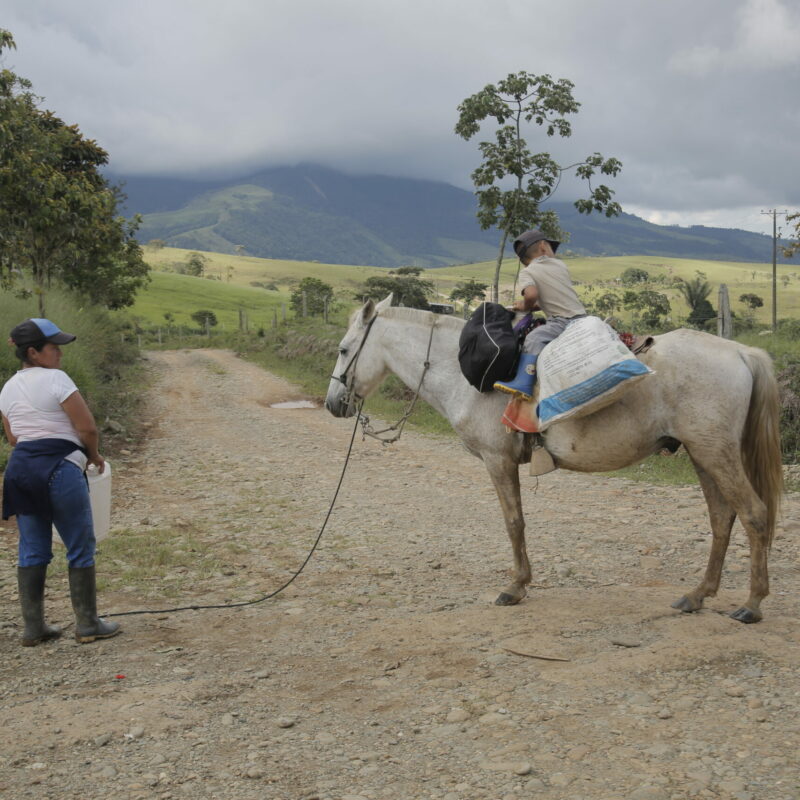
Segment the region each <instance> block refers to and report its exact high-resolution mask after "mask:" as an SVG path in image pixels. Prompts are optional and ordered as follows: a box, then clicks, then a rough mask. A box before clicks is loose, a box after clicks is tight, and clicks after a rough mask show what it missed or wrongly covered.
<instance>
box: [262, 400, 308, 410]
mask: <svg viewBox="0 0 800 800" xmlns="http://www.w3.org/2000/svg"><path fill="white" fill-rule="evenodd" d="M269 407H270V408H316V407H317V404H316V403H313V402H312V401H311V400H285V401H284V402H283V403H270V406H269Z"/></svg>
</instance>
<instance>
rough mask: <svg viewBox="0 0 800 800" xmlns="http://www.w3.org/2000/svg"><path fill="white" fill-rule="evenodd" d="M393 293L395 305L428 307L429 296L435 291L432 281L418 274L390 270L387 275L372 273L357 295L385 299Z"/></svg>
mask: <svg viewBox="0 0 800 800" xmlns="http://www.w3.org/2000/svg"><path fill="white" fill-rule="evenodd" d="M390 292H391V293H392V294H393V297H392V305H393V306H408V307H409V308H422V309H425V310H427V309H428V298H429V297H430V296H431V295H432V294H433V292H434V286H433V283H432V282H431V281H426V280H423V279H422V278H419V277H417V276H416V275H408V274H404V275H397V274H393V273H392V272H389V273H388V274H387V275H386V276H383V275H372V276H371V277H369V278H367V280H366V281H364V284H363V286H361V288H360V289H359V290H358V291H357V293H356V296H357V297H359V298H361V297H364V298H366V297H371V298H372V299H373V300H383V298H384V297H386V296H387V295H388V294H389V293H390Z"/></svg>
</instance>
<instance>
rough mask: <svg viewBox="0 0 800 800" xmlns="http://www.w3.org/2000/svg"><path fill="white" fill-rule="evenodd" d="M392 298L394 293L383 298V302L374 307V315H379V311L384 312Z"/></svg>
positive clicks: (390, 303)
mask: <svg viewBox="0 0 800 800" xmlns="http://www.w3.org/2000/svg"><path fill="white" fill-rule="evenodd" d="M393 297H394V292H392V293H391V294H390V295H389V296H388V297H385V298H384V299H383V300H381V301H380V303H378V305H377V306H375V313H376V314H380V313H381V311H385V310H386V309H387V308H389V307H390V306H391V305H392V298H393Z"/></svg>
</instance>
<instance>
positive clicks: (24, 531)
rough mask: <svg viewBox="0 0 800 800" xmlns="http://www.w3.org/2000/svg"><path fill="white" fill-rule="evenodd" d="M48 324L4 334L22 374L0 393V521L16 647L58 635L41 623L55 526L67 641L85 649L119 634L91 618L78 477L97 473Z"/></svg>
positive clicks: (85, 500)
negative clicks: (17, 609)
mask: <svg viewBox="0 0 800 800" xmlns="http://www.w3.org/2000/svg"><path fill="white" fill-rule="evenodd" d="M75 338H76V337H75V336H74V335H73V334H71V333H64V332H63V331H61V330H60V329H59V328H58V326H56V325H55V324H53V323H52V322H51V321H50V320H48V319H27V320H25V321H24V322H21V323H20V324H19V325H17V326H16V327H15V328H14V329H13V330H12V331H11V342H12V344H13V345H14V346H15V347H16V355H17V358H19V359H20V361H21V362H22V368H21V369H20V370H19V372H17V373H16V374H15V375H14V376H13V377H12V378H11V379H10V380H9V381H8V382H7V383H6V384H5V386H3V389H2V391H0V412H2V417H3V428H4V429H5V433H6V437H7V438H8V441H9V442H10V443H11V445H12V446H13V448H14V449H13V451H12V453H11V458H10V459H9V462H8V467H7V468H6V473H5V480H4V482H3V519H8V518H9V517H10V516H13V515H16V517H17V527H18V529H19V567H18V569H17V579H18V584H19V598H20V604H21V606H22V618H23V620H24V623H25V631H24V633H23V635H22V644H23V646H24V647H32V646H34V645H36V644H39V642H42V641H44V640H45V639H54V638H56V637H58V636H60V635H61V630H60V629H59V628H56V627H52V626H50V625H47V624H46V623H45V621H44V586H45V576H46V574H47V565H48V564H49V563H50V561H51V560H52V558H53V550H52V529H53V526H54V525H55V528H56V530H57V531H58V534H59V536H60V537H61V539H62V541H63V542H64V545H65V547H66V550H67V562H68V564H69V589H70V598H71V600H72V608H73V610H74V612H75V620H76V625H75V639H76V640H77V641H78V642H93V641H94V640H95V639H107V638H108V637H110V636H114V635H115V634H117V633H118V632H119V625H118V624H117V623H116V622H105V621H104V620H102V619H100V618H99V617H98V616H97V593H96V584H95V568H94V554H95V538H94V528H93V525H92V511H91V506H90V503H89V488H88V484H87V481H86V476H85V471H86V467H87V466H88V465H89V464H94V465H95V466H96V467H97V469H98V471H99V472H103V469H104V467H105V462H104V460H103V457H102V456H101V455H100V453H99V452H98V449H97V448H98V442H99V436H98V432H97V425H96V424H95V421H94V417H93V416H92V412H91V411H89V407H88V406H87V405H86V401H85V400H84V399H83V397H82V396H81V393H80V392H79V391H78V387H77V386H75V384H74V383H73V381H72V379H71V378H70V377H69V375H67V374H66V373H65V372H62V371H61V370H60V369H59V367H60V366H61V347H60V345H62V344H68V343H69V342H72V341H74V340H75Z"/></svg>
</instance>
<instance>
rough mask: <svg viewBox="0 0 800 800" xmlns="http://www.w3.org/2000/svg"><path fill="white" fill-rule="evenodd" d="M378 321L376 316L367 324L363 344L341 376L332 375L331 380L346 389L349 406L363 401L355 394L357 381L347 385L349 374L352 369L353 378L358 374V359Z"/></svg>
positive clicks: (359, 346)
mask: <svg viewBox="0 0 800 800" xmlns="http://www.w3.org/2000/svg"><path fill="white" fill-rule="evenodd" d="M376 319H378V315H377V314H375V316H374V317H373V318H372V319H371V320H370V321H369V322H368V323H367V329H366V331H364V335H363V336H362V337H361V343H360V344H359V345H358V350H356V352H355V353H354V354H353V357H352V358H351V359H350V360H349V361H348V362H347V364H345V367H344V369H343V370H342V374H341V375H331V378H333V380H335V381H339V383H341V384H342V385H343V386H344V388H345V391H346V392H347V394H346V395H345V401H346V402H347V405H348V406H349V405H350V404H351V403H352V402H353V400H363V398H362V397H361V396H360V395H357V394H356V393H355V381H353V382H352V383H351V385H350V386H348V385H347V373H348V372H349V371H350V368H351V367H352V368H353V377H355V374H356V364H357V363H358V357H359V356H360V355H361V351H362V350H363V349H364V345H365V344H366V341H367V336H369V332H370V331H371V330H372V326H373V324H374V323H375V320H376Z"/></svg>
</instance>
